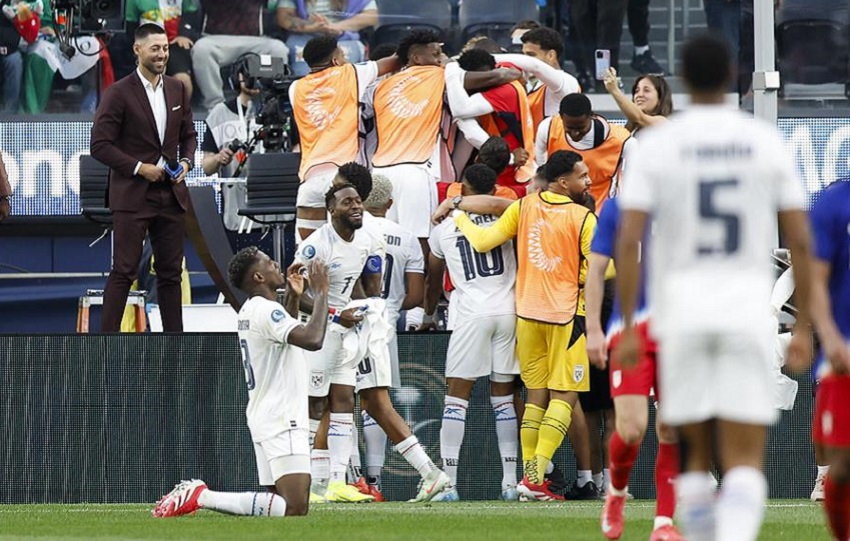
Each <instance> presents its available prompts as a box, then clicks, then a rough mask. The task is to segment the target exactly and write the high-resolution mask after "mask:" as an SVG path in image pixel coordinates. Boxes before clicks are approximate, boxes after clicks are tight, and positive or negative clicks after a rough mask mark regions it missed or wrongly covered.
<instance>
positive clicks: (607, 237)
mask: <svg viewBox="0 0 850 541" xmlns="http://www.w3.org/2000/svg"><path fill="white" fill-rule="evenodd" d="M619 222H620V207H619V205H618V204H617V198H614V199H609V200H608V204H606V205H605V208H604V209H603V210H602V214H600V216H599V224H598V227H597V228H596V234H595V235H594V236H593V244H592V245H591V247H590V250H591V254H590V263H589V265H588V271H587V280H586V283H585V294H586V304H587V354H588V357H589V358H590V361H591V362H592V363H593V364H594V365H595V366H596V367H597V368H599V369H600V370H601V369H604V368H605V365H606V362H607V356H608V349H609V348H608V345H607V344H606V338H605V332H604V330H603V328H602V325H603V323H602V302H603V296H604V288H605V271H606V269H607V268H608V265H609V263H610V261H611V260H612V258H613V257H614V241H615V239H616V236H617V226H618V225H619ZM646 248H647V246H646V245H644V246H643V249H644V250H645V249H646ZM644 295H645V293H644V290H643V283H641V292H640V295H639V301H638V306H637V316H636V318H635V324H636V325H637V326H638V332H639V333H640V336H641V338H642V340H643V341H644V347H643V350H642V352H641V356H640V360H639V361H638V364H637V366H636V367H634V368H632V369H623V368H621V367H620V366H619V365H618V363H617V361H616V359H612V361H611V363H612V369H611V372H610V377H611V395H612V396H613V398H614V410H615V426H616V431H615V432H614V434H613V435H612V436H611V440H610V442H609V445H608V461H609V465H610V468H611V483H610V486H609V487H606V488H607V489H608V490H607V494H606V498H605V507H604V509H603V511H602V533H603V534H605V537H607V538H608V539H619V538H620V535H621V534H622V532H623V528H624V518H623V510H624V508H625V504H626V499H627V498H628V483H629V475H631V472H632V467H633V466H634V463H635V460H636V459H637V455H638V451H640V444H641V441H642V440H643V436H644V434H645V433H646V426H647V423H648V418H649V413H648V408H647V398H648V397H649V396H650V393H651V391H652V389H655V390H656V392H655V396H656V399H659V400H660V397H659V394H658V388H657V387H658V385H657V382H658V370H657V363H658V361H657V355H656V353H657V349H656V346H655V342H654V341H653V340H652V338H650V335H649V320H648V310H647V308H646V303H645V299H644ZM614 302H615V303H616V299H615V301H614ZM618 314H619V308H618V307H617V306H615V307H614V317H613V319H612V321H611V322H610V323H609V324H608V329H609V334H610V335H609V340H610V344H611V347H612V348H613V347H615V346H616V344H617V340H618V338H619V330H620V329H622V320H621V319H620V318H619V317H618ZM660 419H661V417H660V415H659V416H658V417H656V430H657V434H658V455H657V456H656V462H655V491H656V504H655V523H654V525H653V532H652V535H651V536H650V538H649V539H650V541H681V540H682V536H681V535H680V534H679V532H678V531H677V530H676V528H675V526H673V515H674V513H675V511H676V495H675V490H674V487H673V481H674V480H675V478H676V475H678V473H679V445H678V442H677V441H676V437H675V436H676V435H675V432H673V431H672V430H671V429H670V428H669V427H667V426H665V425H663V424H662V423H661V422H660Z"/></svg>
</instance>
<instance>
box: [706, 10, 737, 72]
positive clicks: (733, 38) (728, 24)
mask: <svg viewBox="0 0 850 541" xmlns="http://www.w3.org/2000/svg"><path fill="white" fill-rule="evenodd" d="M703 7H704V8H705V22H706V24H707V25H708V28H709V29H711V30H714V31H716V32H717V33H718V34H720V35H721V36H723V38H724V39H725V40H726V43H727V45H729V52H730V53H731V55H732V58H733V59H734V61H737V59H738V55H739V54H740V51H741V1H740V0H705V2H704V3H703ZM730 87H731V88H737V83H734V82H732V83H730Z"/></svg>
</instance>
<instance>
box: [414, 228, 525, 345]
mask: <svg viewBox="0 0 850 541" xmlns="http://www.w3.org/2000/svg"><path fill="white" fill-rule="evenodd" d="M469 217H470V219H471V220H472V221H473V222H475V223H476V224H477V225H479V226H481V227H489V226H490V225H492V224H493V223H494V222H495V221H496V220H497V217H496V216H492V215H476V214H470V215H469ZM428 244H429V245H430V247H431V253H432V254H433V255H434V256H435V257H438V258H440V259H443V260H445V262H446V269H447V270H448V272H449V275H450V276H451V279H452V283H453V284H454V285H455V287H456V289H455V290H454V291H453V292H452V297H451V303H450V310H449V312H450V317H449V320H450V322H449V323H450V327H451V328H454V327H456V326H457V325H459V324H460V323H463V322H464V321H468V320H470V319H475V318H479V317H487V316H497V315H508V314H510V315H513V314H516V299H515V295H514V287H515V285H516V269H517V265H516V254H515V251H514V244H513V242H512V241H508V242H506V243H504V244H502V245H501V246H498V247H496V248H493V249H492V250H490V251H489V252H487V253H484V254H482V253H479V252H476V251H475V249H474V248H473V247H472V245H471V244H470V243H469V241H468V240H467V239H466V237H464V236H463V233H461V232H460V230H459V229H458V228H457V226H455V223H454V220H444V221H443V222H442V223H441V224H440V225H438V226H437V227H435V228H434V229H433V230H432V231H431V236H430V238H429V239H428Z"/></svg>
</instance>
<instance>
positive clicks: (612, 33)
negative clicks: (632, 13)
mask: <svg viewBox="0 0 850 541" xmlns="http://www.w3.org/2000/svg"><path fill="white" fill-rule="evenodd" d="M627 1H628V0H571V2H570V15H571V17H572V23H573V26H572V28H573V29H575V31H576V45H577V47H578V51H576V55H575V57H577V58H576V68H577V69H578V73H577V77H578V80H579V82H580V83H581V87H582V88H583V89H584V91H585V92H589V91H590V90H591V89H593V88H595V87H596V79H595V77H594V75H593V72H592V71H591V70H592V69H593V67H594V66H595V59H594V56H593V55H594V51H595V50H596V49H607V50H609V51H611V65H612V66H614V68H617V67H619V65H620V64H619V62H620V34H621V33H622V30H623V19H624V18H625V16H626V3H627ZM718 1H723V0H718ZM575 57H574V58H575Z"/></svg>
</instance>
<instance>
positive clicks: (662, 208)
mask: <svg viewBox="0 0 850 541" xmlns="http://www.w3.org/2000/svg"><path fill="white" fill-rule="evenodd" d="M731 64H732V63H731V59H730V54H729V50H728V48H727V46H726V44H725V42H724V41H723V40H722V39H720V38H719V37H715V36H712V35H704V36H699V37H696V38H694V39H691V40H690V41H689V42H688V43H687V44H686V45H685V48H684V51H683V68H684V69H683V73H684V80H685V84H686V85H687V87H688V92H689V94H690V97H691V101H692V103H693V104H694V106H693V107H692V108H691V109H689V110H688V111H686V112H684V113H682V114H681V115H680V116H678V117H677V118H676V119H675V120H671V121H670V122H668V123H666V124H664V125H661V126H656V127H653V129H652V130H647V133H645V134H642V136H641V137H642V140H641V150H640V152H638V153H635V152H630V153H629V156H628V158H627V160H633V161H629V170H628V171H627V178H626V179H625V181H624V183H623V189H622V192H621V194H620V201H619V202H620V206H621V208H622V211H623V215H622V223H621V225H620V232H619V237H618V239H617V248H616V253H617V257H616V261H617V265H618V275H617V284H618V287H619V292H620V295H621V296H620V301H621V307H622V315H623V335H622V338H621V340H620V344H619V347H618V348H617V349H616V350H615V355H616V356H617V357H618V359H619V362H620V363H621V364H622V366H623V368H624V369H625V368H628V367H630V366H634V365H635V364H636V363H637V360H638V357H639V351H640V346H641V345H640V336H639V334H638V327H637V325H636V321H635V315H636V314H635V312H636V304H637V298H638V292H639V287H638V284H639V283H640V274H641V270H640V263H639V256H638V254H639V245H640V242H641V240H642V239H643V236H644V234H645V231H647V230H648V228H649V225H650V224H649V222H650V220H651V221H652V227H653V231H654V232H655V235H654V236H653V237H652V240H651V243H650V244H651V245H650V250H649V251H650V255H649V260H648V262H647V271H648V280H649V281H648V283H649V285H650V287H649V292H650V299H649V306H650V307H651V309H652V315H653V320H652V330H653V334H654V335H655V337H656V339H657V340H658V347H659V359H660V361H661V365H660V367H659V370H660V374H661V385H660V386H661V396H662V397H663V402H662V403H661V415H662V417H663V419H664V421H665V422H666V423H668V424H670V425H673V426H676V427H677V428H678V430H679V436H680V438H681V440H682V442H683V445H684V455H685V460H684V464H683V466H684V473H682V474H681V475H680V476H679V478H678V482H677V486H676V488H677V490H678V496H679V502H680V506H681V513H680V514H681V517H682V526H683V529H684V534H685V537H686V538H687V539H688V541H721V540H722V541H754V540H755V539H756V538H757V537H758V533H759V529H760V528H761V523H762V520H763V518H764V504H765V500H766V498H767V481H766V479H765V477H764V474H763V473H762V464H763V459H764V448H765V438H766V434H767V427H768V425H771V424H773V423H774V422H775V421H776V418H777V412H776V409H775V405H774V388H773V387H774V382H775V377H774V375H773V369H772V366H771V365H772V363H773V356H774V346H775V341H776V328H775V323H774V320H773V318H772V317H771V311H770V303H769V301H770V295H771V290H772V287H773V282H774V276H773V271H772V266H771V264H770V253H771V250H772V248H773V245H774V242H775V231H776V227H777V224H776V222H777V213H778V215H779V225H780V226H781V229H782V233H783V237H784V239H785V240H786V242H787V244H788V247H789V248H790V249H791V254H792V256H791V257H792V258H793V264H794V273H795V278H796V284H797V289H796V293H795V295H796V299H797V306H798V308H799V310H800V312H799V317H798V319H797V328H798V332H797V333H796V334H795V335H794V337H793V339H792V341H791V344H790V346H789V351H788V356H789V359H792V361H793V360H794V359H795V358H797V357H801V358H807V356H808V355H809V354H810V353H811V345H810V341H809V337H808V332H807V327H808V323H809V321H808V319H809V316H808V314H809V290H810V280H811V274H810V272H811V271H810V257H811V255H810V253H809V252H810V239H809V224H808V219H807V217H806V214H805V211H804V210H803V194H802V190H801V188H800V181H799V179H798V178H797V175H796V171H795V167H794V162H793V160H792V157H791V156H790V155H789V154H788V152H787V150H786V149H785V146H784V145H783V143H782V139H781V138H780V136H779V134H778V133H777V131H776V128H775V127H774V126H772V125H768V124H765V123H762V122H759V121H758V120H753V119H752V118H748V117H745V116H744V115H743V114H741V113H739V112H738V111H732V110H728V109H726V108H725V107H724V105H723V102H724V94H725V88H726V86H727V84H728V82H729V78H730V77H731V74H732V70H731ZM729 307H734V309H732V310H730V309H729ZM800 330H802V331H800ZM715 450H716V453H715ZM713 459H714V462H715V463H717V464H720V465H721V466H722V470H723V471H722V473H723V488H722V489H721V491H720V494H719V496H717V495H716V494H715V488H714V482H713V479H712V477H711V474H710V473H709V469H710V467H711V464H712V460H713Z"/></svg>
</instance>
